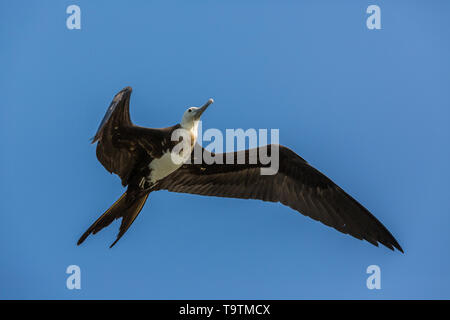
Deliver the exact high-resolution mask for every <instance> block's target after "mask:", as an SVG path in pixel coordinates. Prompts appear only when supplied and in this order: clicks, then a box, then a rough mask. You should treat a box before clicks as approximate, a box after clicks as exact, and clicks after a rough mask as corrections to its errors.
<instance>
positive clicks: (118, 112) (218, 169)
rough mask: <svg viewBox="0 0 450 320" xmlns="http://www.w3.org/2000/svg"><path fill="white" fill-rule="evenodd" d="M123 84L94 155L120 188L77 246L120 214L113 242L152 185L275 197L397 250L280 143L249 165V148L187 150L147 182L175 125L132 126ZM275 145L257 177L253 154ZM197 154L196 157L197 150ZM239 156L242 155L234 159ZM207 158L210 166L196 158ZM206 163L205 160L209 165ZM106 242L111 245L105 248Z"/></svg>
mask: <svg viewBox="0 0 450 320" xmlns="http://www.w3.org/2000/svg"><path fill="white" fill-rule="evenodd" d="M130 95H131V88H125V89H123V90H122V91H120V92H119V93H118V94H117V95H116V96H115V97H114V100H113V101H112V103H111V105H110V107H109V109H108V111H107V114H106V115H105V117H104V119H103V121H102V123H101V124H100V127H99V129H98V132H97V134H96V135H95V137H94V139H93V143H94V142H98V144H97V158H98V160H99V161H100V162H101V163H102V165H103V166H104V167H105V168H106V169H107V170H108V171H109V172H112V173H115V174H117V175H118V176H119V177H120V178H121V180H122V184H123V185H124V186H127V191H126V192H125V193H124V194H123V195H122V197H121V198H120V199H119V200H117V201H116V203H114V204H113V205H112V206H111V208H110V209H108V210H107V211H106V212H105V213H104V214H103V215H102V216H101V217H100V218H99V219H98V220H97V221H96V222H95V223H94V224H93V225H92V226H91V227H90V228H89V229H88V230H87V231H86V232H85V233H84V234H83V235H82V237H81V238H80V240H79V241H78V244H81V243H82V242H83V241H84V240H85V239H86V237H87V236H89V234H91V233H93V234H95V233H97V232H98V231H100V230H101V229H103V228H104V227H106V226H108V225H109V224H110V223H111V222H112V221H114V220H115V219H117V218H121V217H122V218H123V219H122V223H121V226H120V231H119V234H118V236H117V239H116V241H115V242H114V243H113V244H112V245H114V244H115V243H116V242H117V241H118V240H119V239H120V238H121V237H122V235H123V234H124V233H125V232H126V230H127V229H128V228H129V227H130V225H131V224H132V223H133V221H134V219H135V218H136V217H137V215H138V214H139V212H140V211H141V209H142V207H143V205H144V204H145V201H146V199H147V197H148V195H149V193H150V192H152V191H157V190H168V191H171V192H181V193H191V194H198V195H204V196H217V197H228V198H240V199H259V200H263V201H270V202H280V203H282V204H284V205H286V206H288V207H291V208H292V209H294V210H297V211H298V212H300V213H302V214H304V215H306V216H309V217H311V218H313V219H314V220H318V221H320V222H322V223H324V224H325V225H327V226H330V227H333V228H335V229H336V230H338V231H340V232H343V233H348V234H350V235H351V236H353V237H355V238H357V239H361V240H362V239H364V240H366V241H368V242H370V243H371V244H373V245H375V246H378V243H381V244H383V245H384V246H386V247H388V248H389V249H391V250H394V248H396V249H398V250H399V251H401V252H403V250H402V248H401V247H400V245H399V244H398V242H397V241H396V240H395V238H394V237H393V236H392V234H391V233H390V232H389V231H388V230H387V229H386V228H385V227H384V226H383V224H381V222H380V221H378V219H376V218H375V217H374V216H373V215H372V214H371V213H370V212H369V211H368V210H367V209H365V208H364V207H363V206H362V205H361V204H359V203H358V202H357V201H356V200H355V199H353V198H352V197H351V196H350V195H348V194H347V193H346V192H345V191H344V190H342V189H341V188H340V187H339V186H337V185H336V184H335V183H334V182H333V181H331V180H330V179H329V178H327V177H326V176H325V175H323V174H322V173H320V172H319V171H318V170H316V169H315V168H313V167H312V166H310V165H309V164H308V163H307V162H306V161H305V160H304V159H302V158H301V157H300V156H298V155H297V154H296V153H295V152H293V151H292V150H290V149H288V148H286V147H284V146H274V145H268V146H263V147H259V148H258V150H257V151H258V152H256V153H255V154H257V155H258V156H257V157H256V163H255V162H252V163H253V164H249V163H248V162H249V161H248V160H249V156H250V155H251V154H252V151H253V150H245V151H238V152H232V153H228V154H211V153H210V152H209V151H207V150H205V149H203V148H201V147H200V146H199V145H196V146H195V148H201V152H196V151H194V152H193V153H192V157H191V161H189V162H186V163H185V164H183V165H181V166H180V167H179V168H178V169H176V170H174V171H173V172H172V173H170V174H169V175H167V176H166V177H164V178H162V179H160V180H158V181H152V180H151V179H149V177H151V176H152V172H151V170H152V169H151V168H150V167H151V166H149V164H150V163H151V162H152V161H153V160H155V159H160V158H161V157H162V156H163V155H164V154H165V153H166V152H167V150H171V148H172V147H173V146H174V142H172V141H171V139H170V135H171V133H172V132H173V130H175V129H177V128H179V125H176V126H173V127H169V128H164V129H149V128H142V127H138V126H135V125H133V124H132V123H131V120H130V115H129V101H130ZM275 147H276V148H278V152H279V169H278V172H277V173H276V174H274V175H262V174H261V168H263V167H267V166H268V165H264V164H263V163H266V162H264V161H262V159H259V155H261V154H268V155H270V154H271V152H272V151H273V150H274V149H273V148H275ZM201 155H203V157H202V156H201ZM241 156H244V157H245V159H247V161H245V163H244V164H237V159H238V158H240V159H242V158H241ZM211 158H215V159H216V161H215V162H214V163H212V164H207V163H206V161H205V160H204V159H211ZM230 158H234V159H235V161H234V164H229V161H228V160H227V159H230ZM220 159H222V161H220ZM209 162H210V161H208V163H209ZM112 245H111V246H112Z"/></svg>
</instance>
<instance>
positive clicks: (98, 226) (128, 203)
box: [77, 192, 149, 248]
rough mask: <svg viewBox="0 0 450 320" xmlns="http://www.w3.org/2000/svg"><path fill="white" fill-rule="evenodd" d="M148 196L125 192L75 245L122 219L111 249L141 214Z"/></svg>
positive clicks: (146, 194) (147, 193)
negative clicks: (130, 194) (131, 194)
mask: <svg viewBox="0 0 450 320" xmlns="http://www.w3.org/2000/svg"><path fill="white" fill-rule="evenodd" d="M148 195H149V192H146V193H144V194H141V195H138V196H129V195H128V194H127V192H125V193H124V194H123V195H122V196H121V197H120V198H119V199H118V200H117V201H116V202H114V204H113V205H112V206H111V207H110V208H109V209H108V210H106V212H105V213H104V214H102V215H101V216H100V218H98V219H97V221H95V222H94V223H93V224H92V225H91V226H90V227H89V229H87V231H86V232H85V233H84V234H83V235H82V236H81V238H80V240H78V242H77V245H80V244H82V243H83V241H84V240H85V239H86V238H87V237H88V236H89V235H90V234H91V233H92V234H96V233H97V232H99V231H100V230H102V229H103V228H105V227H107V226H109V225H110V224H111V222H113V221H114V220H115V219H118V218H122V224H121V225H120V230H119V233H118V234H117V238H116V241H114V242H113V244H112V245H111V246H110V248H112V247H113V246H114V245H115V244H116V242H117V241H119V239H120V238H121V237H122V236H123V235H124V233H125V232H126V231H127V230H128V228H129V227H130V226H131V224H132V223H133V221H134V220H135V219H136V217H137V216H138V214H139V212H141V210H142V207H143V206H144V204H145V201H147V198H148Z"/></svg>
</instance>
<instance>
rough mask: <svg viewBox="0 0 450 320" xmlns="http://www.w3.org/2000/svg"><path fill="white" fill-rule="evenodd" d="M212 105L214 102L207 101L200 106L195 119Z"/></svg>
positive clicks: (211, 100)
mask: <svg viewBox="0 0 450 320" xmlns="http://www.w3.org/2000/svg"><path fill="white" fill-rule="evenodd" d="M213 103H214V100H213V99H209V100H208V101H207V102H206V103H205V104H204V105H203V106H201V107H200V109H198V111H197V114H196V115H195V117H196V119H200V117H201V115H202V114H203V112H205V110H206V109H208V107H209V106H210V105H211V104H213Z"/></svg>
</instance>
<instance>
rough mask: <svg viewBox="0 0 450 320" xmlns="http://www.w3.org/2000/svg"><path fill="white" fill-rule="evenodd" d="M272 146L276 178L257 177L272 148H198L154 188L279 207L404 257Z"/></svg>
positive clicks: (300, 163)
mask: <svg viewBox="0 0 450 320" xmlns="http://www.w3.org/2000/svg"><path fill="white" fill-rule="evenodd" d="M196 147H198V148H201V147H199V146H198V145H197V146H196ZM276 147H278V152H279V157H278V160H279V169H278V172H277V173H276V174H273V175H262V174H261V168H265V167H268V166H269V165H268V164H264V163H267V161H266V159H267V158H268V157H262V156H263V155H268V156H271V155H272V154H273V155H275V150H276V149H274V145H269V146H264V147H260V148H256V149H250V150H245V151H238V152H233V153H226V154H214V153H210V152H209V151H207V150H205V149H202V152H200V153H199V152H195V151H194V152H193V157H192V159H191V164H185V165H183V166H182V167H181V168H180V169H178V170H177V171H175V172H174V173H172V174H171V175H169V176H167V177H166V178H165V179H163V180H161V181H160V182H159V185H158V188H159V189H165V190H168V191H172V192H181V193H192V194H200V195H207V196H217V197H230V198H242V199H260V200H264V201H271V202H281V203H282V204H284V205H286V206H289V207H291V208H292V209H294V210H297V211H299V212H300V213H302V214H304V215H306V216H309V217H311V218H313V219H315V220H318V221H321V222H322V223H324V224H325V225H327V226H330V227H333V228H335V229H336V230H338V231H340V232H343V233H348V234H350V235H352V236H353V237H355V238H358V239H365V240H367V241H368V242H370V243H372V244H373V245H375V246H378V242H379V243H382V244H383V245H385V246H386V247H388V248H389V249H391V250H394V247H395V248H397V249H398V250H400V251H401V252H403V250H402V248H401V247H400V245H399V244H398V242H397V241H396V240H395V238H394V237H393V236H392V234H391V233H390V232H389V231H388V230H387V229H386V228H385V227H384V226H383V225H382V224H381V222H380V221H378V220H377V219H376V218H375V217H374V216H373V215H372V214H371V213H370V212H369V211H368V210H367V209H366V208H364V207H363V206H362V205H361V204H359V203H358V202H357V201H356V200H355V199H353V198H352V197H351V196H350V195H348V194H347V193H346V192H345V191H344V190H342V189H341V188H340V187H339V186H337V185H336V184H335V183H334V182H333V181H331V180H330V179H329V178H327V177H326V176H325V175H323V174H322V173H320V172H319V171H318V170H316V169H314V168H313V167H312V166H310V165H309V164H308V163H307V162H306V161H305V160H303V159H302V158H301V157H300V156H298V155H297V154H296V153H295V152H293V151H292V150H290V149H288V148H286V147H283V146H276ZM201 154H203V157H201ZM199 155H200V157H199ZM255 157H256V158H255ZM251 158H253V164H252V162H251V161H250V159H251ZM274 158H275V157H274ZM206 159H214V160H215V161H214V163H212V164H207V163H211V160H208V161H206ZM227 159H228V161H227ZM230 159H234V164H229V163H230V162H229V160H230ZM239 159H241V163H242V159H245V164H238V160H239ZM274 160H275V159H274Z"/></svg>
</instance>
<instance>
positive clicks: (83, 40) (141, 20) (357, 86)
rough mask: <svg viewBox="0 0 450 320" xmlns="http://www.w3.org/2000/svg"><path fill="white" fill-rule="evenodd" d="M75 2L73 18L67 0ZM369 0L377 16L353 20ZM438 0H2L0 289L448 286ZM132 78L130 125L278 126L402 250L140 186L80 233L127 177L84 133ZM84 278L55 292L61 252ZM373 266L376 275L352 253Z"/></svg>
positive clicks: (247, 290) (390, 294)
mask: <svg viewBox="0 0 450 320" xmlns="http://www.w3.org/2000/svg"><path fill="white" fill-rule="evenodd" d="M71 4H76V5H79V6H80V8H81V19H82V21H81V30H68V29H67V28H66V18H67V16H68V15H67V14H66V8H67V6H69V5H71ZM370 4H377V5H379V6H380V8H381V24H382V29H381V30H368V29H367V27H366V18H367V17H368V14H366V13H365V11H366V8H367V7H368V5H370ZM449 9H450V3H449V2H448V1H432V2H431V1H395V2H392V1H339V2H338V1H331V0H330V1H284V2H280V1H277V2H275V1H248V2H245V3H244V2H243V1H226V2H224V1H189V3H188V2H186V1H99V0H97V1H76V0H73V1H2V2H1V4H0V18H1V28H0V41H1V44H2V46H1V50H0V64H1V72H0V92H1V95H2V99H1V108H0V112H1V113H0V134H1V136H2V139H0V148H1V157H0V173H1V180H0V192H1V194H2V196H1V199H2V201H1V204H0V209H1V219H2V222H1V223H0V254H1V257H2V259H1V264H0V298H3V299H12V298H19V299H52V298H53V299H55V298H56V299H173V298H176V299H220V298H222V299H227V298H235V299H250V298H255V299H305V298H309V299H330V298H344V299H347V298H355V299H393V298H402V299H403V298H404V299H412V298H425V299H431V298H447V299H448V298H450V289H449V288H450V274H449V273H448V270H450V254H449V249H448V245H449V244H450V233H449V232H448V226H449V224H450V214H449V213H450V204H449V201H448V195H449V192H450V187H449V184H448V181H449V179H450V169H449V163H450V149H449V148H448V143H449V140H450V127H449V125H448V122H449V118H450V103H449V101H450V90H449V84H450V60H449V59H448V57H449V56H450V29H449V28H448V13H449ZM125 86H132V87H133V89H134V91H133V95H132V100H131V116H132V119H133V121H134V122H135V123H136V124H139V125H142V126H149V127H164V126H169V125H172V124H175V123H177V122H178V121H179V120H180V119H181V115H182V113H183V112H184V110H185V109H186V107H188V106H195V105H200V104H202V103H204V102H205V101H206V100H207V99H208V98H210V97H213V98H214V99H215V101H216V102H215V104H214V105H213V106H212V107H211V108H210V109H209V110H208V112H207V113H205V115H204V119H203V120H204V121H203V128H204V129H207V128H219V129H225V128H278V129H280V143H282V144H284V145H286V146H289V147H290V148H292V149H293V150H295V151H296V152H298V153H299V154H300V155H301V156H302V157H304V158H305V159H306V160H307V161H309V162H310V163H311V164H312V165H314V166H315V167H316V168H318V169H319V170H321V171H322V172H324V173H325V174H326V175H328V176H329V177H330V178H332V179H333V180H334V181H335V182H336V183H338V184H339V185H340V186H341V187H342V188H344V189H345V190H346V191H347V192H349V193H350V194H351V195H353V196H354V197H355V198H356V199H358V200H359V201H360V202H361V203H362V204H364V205H365V206H366V207H367V208H368V209H369V210H371V212H373V214H374V215H375V216H376V217H378V218H379V219H380V220H381V221H382V223H383V224H385V225H386V226H387V227H388V228H389V230H390V231H391V232H392V233H393V234H394V235H395V237H396V238H397V239H398V241H399V242H400V244H401V245H402V246H403V248H404V250H405V252H406V253H405V254H404V255H402V254H400V253H398V252H391V251H390V250H388V249H386V248H384V247H383V248H376V247H373V246H371V245H370V244H368V243H367V242H361V241H358V240H356V239H354V238H352V237H349V236H347V235H343V234H340V233H338V232H337V231H335V230H333V229H330V228H327V227H325V226H324V225H322V224H320V223H318V222H315V221H312V220H311V219H309V218H306V217H304V216H302V215H300V214H298V213H296V212H295V211H293V210H291V209H289V208H286V207H283V206H282V205H280V204H272V203H264V202H261V201H246V200H235V199H222V198H212V197H211V198H208V197H201V196H195V195H183V194H175V193H169V192H165V191H161V192H157V193H152V194H151V195H150V198H149V201H148V202H147V204H146V206H145V207H144V209H143V211H142V212H141V214H140V216H139V217H138V218H137V220H136V221H135V223H134V224H133V226H132V227H131V228H130V230H129V231H128V232H127V234H126V235H125V236H124V237H123V238H122V239H121V240H120V241H119V243H118V244H117V245H116V246H115V247H114V248H113V249H108V246H109V244H111V242H112V241H113V240H114V239H115V235H116V233H117V232H118V227H119V223H118V222H116V223H114V224H112V225H111V226H110V227H109V228H107V229H105V230H103V231H102V232H101V233H99V234H97V235H95V236H94V237H90V238H88V240H87V241H86V242H85V243H84V244H83V245H82V246H81V247H77V246H76V241H77V239H78V238H79V236H80V235H81V234H82V233H83V232H84V231H85V229H86V228H87V227H88V226H89V225H90V224H91V223H92V222H93V220H94V219H96V218H97V217H98V216H99V215H100V214H101V213H102V212H103V211H104V210H106V209H107V208H108V207H109V206H110V205H111V204H112V203H113V202H114V201H115V200H116V199H117V198H118V197H119V196H120V195H121V194H122V192H123V188H122V187H121V185H120V182H119V179H118V177H116V176H114V175H110V174H108V173H107V171H106V170H105V169H104V168H103V167H102V166H101V164H100V163H99V162H98V161H97V159H96V157H95V147H94V146H93V145H91V144H90V143H89V138H90V137H92V136H93V134H94V133H95V130H96V129H97V126H98V124H99V122H100V121H101V119H102V117H103V115H104V113H105V111H106V109H107V107H108V104H109V102H110V101H111V99H112V97H113V96H114V94H115V93H116V92H117V91H119V90H120V89H122V88H123V87H125ZM72 264H75V265H78V266H80V268H81V286H82V288H81V290H68V289H67V288H66V278H67V276H68V275H67V274H66V273H65V271H66V268H67V266H69V265H72ZM372 264H376V265H379V266H380V268H381V287H382V288H381V290H368V289H367V288H366V278H367V277H368V275H367V274H366V268H367V267H368V266H369V265H372Z"/></svg>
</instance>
